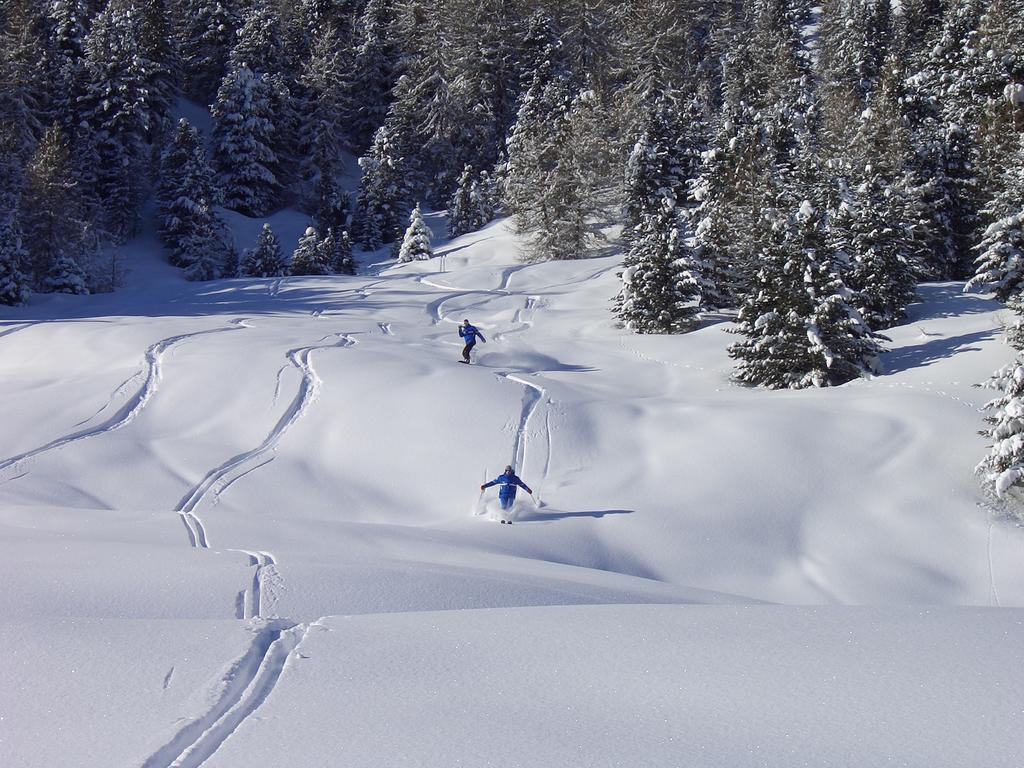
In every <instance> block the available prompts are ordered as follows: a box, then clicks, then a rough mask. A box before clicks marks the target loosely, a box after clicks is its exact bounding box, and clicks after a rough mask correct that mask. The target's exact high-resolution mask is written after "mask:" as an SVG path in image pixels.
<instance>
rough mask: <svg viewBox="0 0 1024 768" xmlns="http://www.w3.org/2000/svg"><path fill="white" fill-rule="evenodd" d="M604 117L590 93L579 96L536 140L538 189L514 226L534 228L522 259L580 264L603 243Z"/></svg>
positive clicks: (602, 110) (583, 92)
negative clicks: (532, 225)
mask: <svg viewBox="0 0 1024 768" xmlns="http://www.w3.org/2000/svg"><path fill="white" fill-rule="evenodd" d="M605 113H606V109H605V107H604V105H602V104H601V103H600V101H599V96H598V94H597V93H596V92H595V91H592V90H589V89H586V90H583V91H580V92H579V93H578V94H576V96H575V98H573V99H572V101H571V103H570V104H569V105H568V107H567V111H566V112H565V113H564V114H563V115H560V116H559V117H558V118H556V119H555V120H554V122H553V124H552V125H551V126H550V128H549V130H550V134H549V135H547V136H540V137H538V139H539V143H540V149H541V153H540V155H539V156H538V160H539V161H540V162H539V163H538V165H536V166H535V167H534V169H533V171H532V173H534V174H535V175H536V176H537V178H538V181H539V182H540V185H539V186H538V187H537V188H536V189H535V190H533V194H532V197H531V198H530V199H529V206H530V208H529V209H528V211H527V212H526V214H525V215H524V213H523V211H522V210H521V211H520V213H519V214H517V222H518V223H519V225H520V227H522V226H523V224H525V223H526V222H530V221H532V222H535V223H536V229H535V230H534V231H532V232H530V233H529V237H528V240H527V254H526V255H527V258H529V259H532V260H536V261H545V260H550V259H582V258H585V257H586V256H587V252H588V250H589V249H590V248H591V247H592V246H593V245H594V244H595V243H597V242H600V241H601V240H602V239H603V234H602V232H601V230H600V227H599V226H598V225H597V218H598V217H597V214H598V212H599V210H600V207H601V197H600V193H599V186H600V183H601V181H602V179H605V178H608V175H609V170H608V167H607V159H608V158H607V151H608V147H609V142H608V141H607V140H606V137H605V136H604V135H603V131H604V130H605V129H606V127H607V121H605V120H604V114H605ZM547 163H550V166H548V169H549V170H548V173H547V176H546V178H545V179H543V181H541V179H540V171H541V169H543V168H544V167H545V164H547Z"/></svg>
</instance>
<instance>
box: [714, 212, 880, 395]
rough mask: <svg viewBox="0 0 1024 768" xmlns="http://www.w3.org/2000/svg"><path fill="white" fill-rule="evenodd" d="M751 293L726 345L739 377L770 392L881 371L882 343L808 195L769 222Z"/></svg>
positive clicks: (831, 383)
mask: <svg viewBox="0 0 1024 768" xmlns="http://www.w3.org/2000/svg"><path fill="white" fill-rule="evenodd" d="M773 232H774V238H773V240H774V241H773V242H772V243H771V244H770V245H769V246H768V247H767V248H766V250H765V251H764V252H763V253H762V255H761V263H762V267H761V269H760V271H759V272H758V274H757V278H756V280H755V284H754V287H753V291H752V292H751V293H750V294H749V296H748V298H747V300H746V301H745V302H744V304H743V306H742V307H741V309H740V314H739V318H738V322H739V327H738V329H737V333H739V334H741V335H743V336H744V337H745V338H744V339H743V340H741V341H739V342H736V343H735V344H733V345H732V346H731V347H730V348H729V355H730V356H731V357H733V358H734V359H736V360H737V371H736V380H737V381H739V382H742V383H744V384H750V385H755V386H765V387H768V388H770V389H781V388H789V389H803V388H806V387H827V386H836V385H839V384H843V383H845V382H847V381H850V380H851V379H855V378H857V377H859V376H863V375H865V374H869V373H875V372H877V370H878V355H879V353H880V352H881V348H880V346H879V344H878V342H877V341H876V340H875V339H874V338H873V336H872V335H871V332H870V330H869V329H868V327H867V326H866V325H865V323H864V320H863V319H862V318H861V317H860V315H859V314H858V313H857V311H856V310H855V309H854V308H853V307H852V306H851V305H850V303H849V298H850V292H849V290H848V289H847V288H846V286H844V285H843V283H842V281H841V280H840V279H839V277H838V275H837V272H836V267H835V263H834V258H833V255H832V253H831V252H830V249H829V248H828V245H827V243H826V236H825V230H824V227H823V224H822V216H821V214H820V213H819V212H818V210H817V209H815V207H814V205H813V204H812V203H811V202H810V201H809V200H805V201H804V202H803V203H802V204H801V205H800V208H799V210H798V211H797V212H796V213H795V215H788V216H785V215H784V216H783V218H782V219H781V220H779V221H778V222H777V223H776V224H775V226H774V227H773Z"/></svg>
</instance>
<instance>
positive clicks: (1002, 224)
mask: <svg viewBox="0 0 1024 768" xmlns="http://www.w3.org/2000/svg"><path fill="white" fill-rule="evenodd" d="M982 214H983V215H984V216H985V218H986V220H988V221H989V222H991V223H990V224H989V225H988V227H987V228H986V229H985V232H984V235H983V236H982V240H981V243H980V244H979V245H978V246H977V250H978V252H979V256H978V257H977V259H976V261H975V274H974V277H972V278H971V279H970V280H969V281H968V283H967V285H966V286H964V290H972V289H974V288H977V287H980V286H986V287H990V288H991V289H992V290H993V291H995V294H996V298H997V299H999V300H1000V301H1008V300H1009V299H1010V298H1011V297H1013V296H1016V295H1018V294H1020V293H1021V292H1022V291H1024V134H1021V135H1020V138H1019V139H1018V144H1017V148H1016V152H1015V153H1014V154H1013V155H1011V156H1010V157H1009V158H1007V162H1006V164H1005V169H1004V171H1003V174H1002V178H1001V179H1000V180H999V188H998V190H997V192H996V194H995V196H994V197H993V199H992V200H990V201H989V203H988V204H987V205H986V206H985V207H984V208H983V209H982Z"/></svg>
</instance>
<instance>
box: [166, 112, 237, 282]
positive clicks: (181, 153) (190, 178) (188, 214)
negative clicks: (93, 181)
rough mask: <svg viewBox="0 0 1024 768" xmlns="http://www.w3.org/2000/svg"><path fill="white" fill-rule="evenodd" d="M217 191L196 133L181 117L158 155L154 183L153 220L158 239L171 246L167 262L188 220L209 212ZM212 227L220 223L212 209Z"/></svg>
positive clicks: (174, 257)
mask: <svg viewBox="0 0 1024 768" xmlns="http://www.w3.org/2000/svg"><path fill="white" fill-rule="evenodd" d="M218 195H219V190H218V189H217V187H216V185H215V184H214V178H213V170H212V169H211V168H210V164H209V162H208V161H207V158H206V150H205V148H204V147H203V143H202V139H201V138H200V136H199V132H198V131H197V130H196V129H195V128H193V127H192V126H191V125H190V124H189V122H188V121H187V120H186V119H184V118H182V119H181V120H179V121H178V125H177V128H176V130H175V132H174V134H173V136H172V137H171V141H170V143H169V144H168V145H167V148H166V149H165V150H164V152H163V154H162V155H161V158H160V177H159V181H158V183H157V190H156V201H157V221H158V231H159V235H160V240H161V242H163V244H164V245H166V246H167V247H168V248H170V249H171V262H172V263H174V264H176V266H187V264H182V263H177V262H178V254H177V248H178V244H179V241H180V239H181V237H182V236H183V235H184V234H186V233H187V232H188V231H189V229H190V228H191V226H192V224H191V222H192V219H193V218H195V217H196V216H197V215H207V214H202V213H201V212H202V211H204V210H206V211H213V206H214V205H215V204H216V203H217V202H218ZM209 215H212V216H213V217H214V226H215V228H216V227H220V226H222V224H221V222H220V219H219V217H218V216H217V215H216V213H215V212H213V213H212V214H209Z"/></svg>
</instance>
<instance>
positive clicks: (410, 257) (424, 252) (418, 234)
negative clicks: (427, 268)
mask: <svg viewBox="0 0 1024 768" xmlns="http://www.w3.org/2000/svg"><path fill="white" fill-rule="evenodd" d="M430 239H431V232H430V227H428V226H427V224H426V222H424V221H423V212H422V211H421V210H420V204H419V203H416V207H415V208H413V211H412V213H411V214H409V227H408V228H407V229H406V230H405V237H403V238H402V246H401V248H399V250H398V260H399V261H400V262H407V261H416V260H420V259H423V260H425V259H430V258H432V257H433V256H434V250H433V249H432V248H431V247H430Z"/></svg>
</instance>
